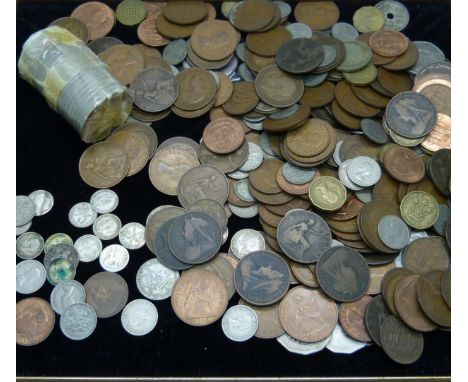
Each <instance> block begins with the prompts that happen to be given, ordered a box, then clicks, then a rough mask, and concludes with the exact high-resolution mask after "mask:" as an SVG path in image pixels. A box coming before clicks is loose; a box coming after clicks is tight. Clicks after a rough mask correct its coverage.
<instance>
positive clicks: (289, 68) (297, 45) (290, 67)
mask: <svg viewBox="0 0 468 382" xmlns="http://www.w3.org/2000/svg"><path fill="white" fill-rule="evenodd" d="M324 57H325V52H324V49H323V46H322V45H321V44H319V43H317V42H315V41H313V40H311V39H310V38H295V39H292V40H290V41H288V42H286V43H284V44H283V45H282V46H281V47H280V48H279V49H278V52H277V53H276V63H277V64H278V66H279V67H280V68H281V69H283V70H284V71H286V72H288V73H293V74H304V73H308V72H311V71H312V70H314V69H315V68H317V67H318V66H319V65H320V63H321V62H322V61H323V59H324Z"/></svg>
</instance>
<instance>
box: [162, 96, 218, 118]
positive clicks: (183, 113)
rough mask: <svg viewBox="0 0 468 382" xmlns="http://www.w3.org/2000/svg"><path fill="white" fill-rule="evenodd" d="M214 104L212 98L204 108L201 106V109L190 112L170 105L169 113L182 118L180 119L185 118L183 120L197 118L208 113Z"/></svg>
mask: <svg viewBox="0 0 468 382" xmlns="http://www.w3.org/2000/svg"><path fill="white" fill-rule="evenodd" d="M214 102H215V100H214V97H213V99H212V100H211V102H210V103H208V104H207V105H206V106H203V107H202V108H201V109H197V110H191V111H188V110H184V109H180V108H178V107H177V106H176V105H172V106H171V111H172V112H173V113H174V114H176V115H178V116H179V117H182V118H185V119H190V118H198V117H200V116H202V115H203V114H206V113H208V112H209V111H210V109H211V108H212V107H213V105H214Z"/></svg>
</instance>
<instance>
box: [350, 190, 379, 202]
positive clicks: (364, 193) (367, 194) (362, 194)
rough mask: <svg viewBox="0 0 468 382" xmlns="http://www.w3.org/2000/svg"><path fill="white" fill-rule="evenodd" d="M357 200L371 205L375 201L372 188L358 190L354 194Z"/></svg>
mask: <svg viewBox="0 0 468 382" xmlns="http://www.w3.org/2000/svg"><path fill="white" fill-rule="evenodd" d="M354 195H356V198H358V199H359V200H360V201H361V202H363V203H369V202H371V201H372V200H374V193H373V189H372V188H365V189H363V190H358V191H355V192H354Z"/></svg>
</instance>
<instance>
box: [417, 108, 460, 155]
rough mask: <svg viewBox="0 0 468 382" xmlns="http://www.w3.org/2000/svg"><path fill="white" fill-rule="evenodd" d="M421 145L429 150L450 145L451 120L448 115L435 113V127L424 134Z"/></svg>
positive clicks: (447, 147) (433, 150)
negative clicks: (426, 134)
mask: <svg viewBox="0 0 468 382" xmlns="http://www.w3.org/2000/svg"><path fill="white" fill-rule="evenodd" d="M421 146H422V147H424V148H425V149H426V150H429V151H431V152H436V151H439V150H441V149H450V148H451V147H452V120H451V118H450V117H449V116H448V115H445V114H440V113H438V114H437V123H436V127H435V128H434V130H432V131H431V132H430V133H429V135H428V136H426V138H425V139H424V141H423V142H422V143H421Z"/></svg>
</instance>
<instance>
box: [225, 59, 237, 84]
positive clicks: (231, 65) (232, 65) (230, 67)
mask: <svg viewBox="0 0 468 382" xmlns="http://www.w3.org/2000/svg"><path fill="white" fill-rule="evenodd" d="M238 63H239V60H238V59H237V57H236V56H233V57H232V58H231V61H229V62H228V63H227V65H226V66H225V67H224V68H222V69H221V71H222V72H223V73H224V74H226V75H227V76H228V77H229V76H230V75H232V74H233V73H234V71H235V70H236V69H237V64H238ZM231 81H232V79H231Z"/></svg>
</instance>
